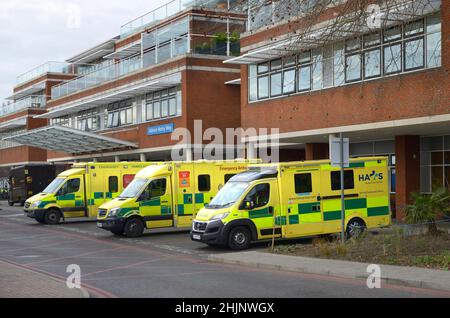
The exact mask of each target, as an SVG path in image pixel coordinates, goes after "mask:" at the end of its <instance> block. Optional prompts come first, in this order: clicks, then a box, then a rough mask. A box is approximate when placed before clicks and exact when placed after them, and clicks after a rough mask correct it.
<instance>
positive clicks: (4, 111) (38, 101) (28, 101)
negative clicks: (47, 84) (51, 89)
mask: <svg viewBox="0 0 450 318" xmlns="http://www.w3.org/2000/svg"><path fill="white" fill-rule="evenodd" d="M45 105H46V97H45V96H43V95H39V96H29V97H27V98H24V99H21V100H18V101H16V102H14V103H11V104H7V105H4V106H1V107H0V116H6V115H9V114H12V113H15V112H17V111H20V110H23V109H26V108H41V107H44V106H45Z"/></svg>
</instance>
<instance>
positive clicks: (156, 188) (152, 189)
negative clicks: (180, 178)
mask: <svg viewBox="0 0 450 318" xmlns="http://www.w3.org/2000/svg"><path fill="white" fill-rule="evenodd" d="M166 188H167V180H166V179H158V180H153V181H152V182H150V184H149V185H148V188H147V190H148V191H149V194H150V199H153V198H159V197H162V196H163V195H165V194H166Z"/></svg>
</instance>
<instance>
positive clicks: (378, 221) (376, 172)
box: [191, 157, 391, 250]
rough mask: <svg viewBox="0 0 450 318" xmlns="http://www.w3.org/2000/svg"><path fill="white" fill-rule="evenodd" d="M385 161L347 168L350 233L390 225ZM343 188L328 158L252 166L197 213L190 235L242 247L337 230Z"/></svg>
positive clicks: (353, 163) (366, 160) (357, 163)
mask: <svg viewBox="0 0 450 318" xmlns="http://www.w3.org/2000/svg"><path fill="white" fill-rule="evenodd" d="M387 162H388V159H387V158H384V157H370V158H357V159H352V160H351V164H350V167H349V168H347V169H345V173H344V186H345V226H346V231H347V235H349V236H354V235H357V234H359V233H360V232H361V231H363V230H365V229H367V228H369V229H372V228H378V227H385V226H389V225H390V224H391V210H390V200H389V180H388V179H389V176H388V166H387ZM340 189H341V179H340V169H339V168H334V167H332V166H331V163H330V161H329V160H324V161H310V162H308V161H306V162H294V163H281V164H269V165H264V164H260V165H254V166H251V167H250V170H249V171H246V172H244V173H241V174H239V175H237V176H235V177H233V178H232V179H231V180H230V181H229V182H228V183H227V184H226V185H225V186H224V187H223V188H222V190H221V191H220V192H219V193H218V194H217V195H216V196H215V197H214V199H213V200H212V201H211V202H210V203H209V204H208V205H207V206H206V207H205V208H204V209H202V210H201V211H200V212H199V213H198V214H197V217H196V219H195V221H194V222H193V228H192V231H191V239H192V240H194V241H198V242H203V243H206V244H209V245H226V246H228V247H229V248H231V249H233V250H243V249H247V248H249V247H250V243H251V242H254V241H258V240H265V239H273V238H274V237H275V238H283V239H294V238H300V237H309V236H316V235H323V234H333V233H339V232H340V231H341V228H342V225H341V224H342V223H341V190H340Z"/></svg>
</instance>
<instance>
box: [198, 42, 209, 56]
mask: <svg viewBox="0 0 450 318" xmlns="http://www.w3.org/2000/svg"><path fill="white" fill-rule="evenodd" d="M195 53H198V54H210V53H211V45H210V44H209V43H208V42H203V43H202V44H198V45H196V46H195Z"/></svg>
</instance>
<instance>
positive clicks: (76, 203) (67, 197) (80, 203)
mask: <svg viewBox="0 0 450 318" xmlns="http://www.w3.org/2000/svg"><path fill="white" fill-rule="evenodd" d="M69 201H73V207H83V206H84V201H83V200H76V198H75V194H74V193H71V194H66V195H61V196H59V197H56V204H60V202H61V203H64V204H67V202H69Z"/></svg>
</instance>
